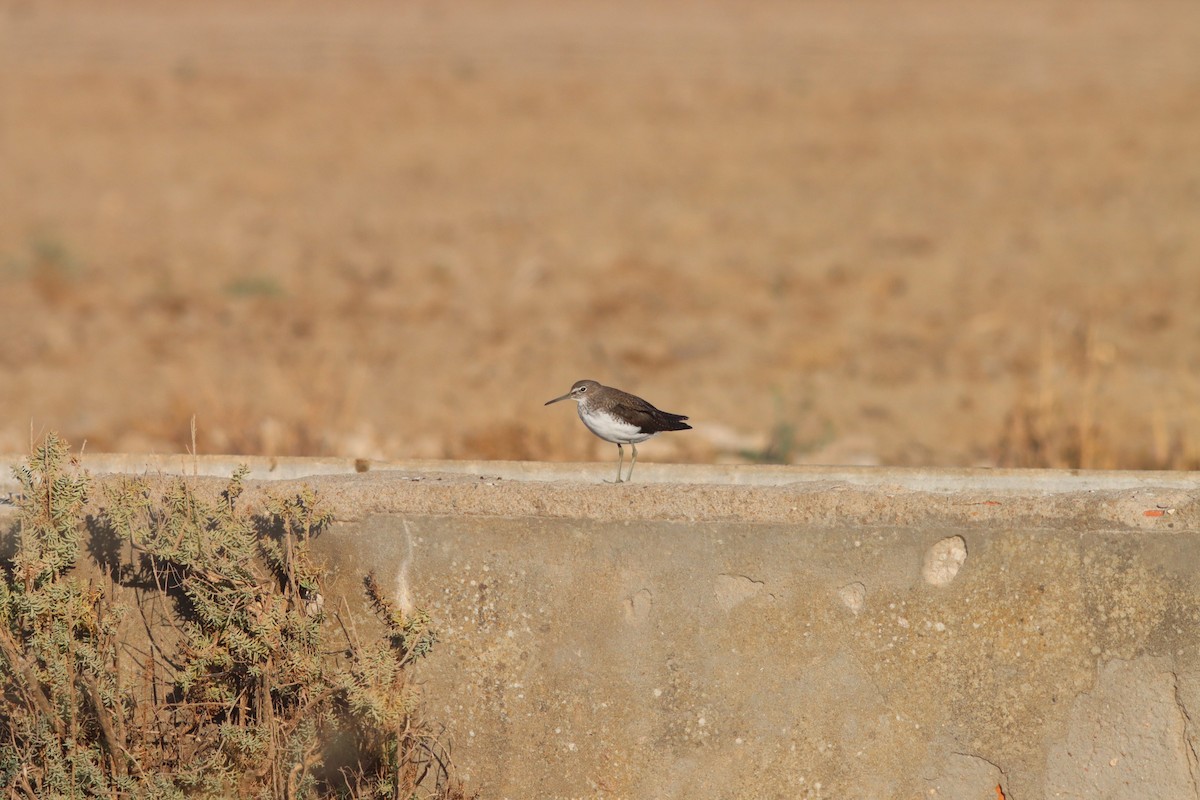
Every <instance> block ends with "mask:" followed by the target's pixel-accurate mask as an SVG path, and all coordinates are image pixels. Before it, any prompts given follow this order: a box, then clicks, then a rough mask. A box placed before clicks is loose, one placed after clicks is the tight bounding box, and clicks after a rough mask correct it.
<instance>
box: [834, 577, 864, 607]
mask: <svg viewBox="0 0 1200 800" xmlns="http://www.w3.org/2000/svg"><path fill="white" fill-rule="evenodd" d="M838 597H839V598H841V600H842V605H844V606H845V607H846V608H848V609H850V610H851V611H853V612H854V613H855V614H858V613H859V612H860V611H862V610H863V608H864V607H865V606H866V604H867V587H866V586H864V585H863V584H862V583H859V582H855V583H848V584H846V585H845V586H843V587H842V588H840V589H838Z"/></svg>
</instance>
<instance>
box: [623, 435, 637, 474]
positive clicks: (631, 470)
mask: <svg viewBox="0 0 1200 800" xmlns="http://www.w3.org/2000/svg"><path fill="white" fill-rule="evenodd" d="M629 446H630V447H632V448H633V460H632V461H630V462H629V475H627V476H626V477H625V480H627V481H633V468H634V466H635V465H636V464H637V445H636V444H634V443H633V442H630V443H629Z"/></svg>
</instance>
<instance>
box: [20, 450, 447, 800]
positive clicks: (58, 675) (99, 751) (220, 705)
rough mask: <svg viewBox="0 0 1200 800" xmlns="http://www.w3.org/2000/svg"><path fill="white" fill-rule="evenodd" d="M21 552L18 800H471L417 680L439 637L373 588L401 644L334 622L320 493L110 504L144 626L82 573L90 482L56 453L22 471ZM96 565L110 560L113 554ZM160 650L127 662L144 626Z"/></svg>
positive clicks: (239, 493) (238, 483)
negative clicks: (317, 543)
mask: <svg viewBox="0 0 1200 800" xmlns="http://www.w3.org/2000/svg"><path fill="white" fill-rule="evenodd" d="M15 472H16V475H17V478H18V480H19V481H20V483H21V498H20V500H19V504H20V519H19V525H18V529H17V531H16V534H17V542H16V549H15V553H14V555H13V557H12V558H11V559H10V560H9V561H8V562H7V563H5V564H4V573H3V580H0V686H2V689H0V690H2V691H3V693H4V696H5V699H6V701H7V704H8V712H9V713H8V714H7V715H4V716H0V788H4V789H7V790H8V793H9V796H12V797H21V796H24V797H31V798H32V797H93V796H94V797H101V796H103V797H138V798H182V797H185V796H187V797H195V796H202V797H284V798H319V797H346V798H367V797H372V798H405V800H409V799H410V798H417V797H426V798H461V797H463V796H464V795H463V793H462V788H461V786H459V785H457V784H456V783H455V782H454V781H453V780H452V779H451V764H450V760H449V758H448V756H447V754H446V751H445V750H444V748H443V747H442V746H441V745H440V743H439V742H438V740H437V738H436V737H435V736H433V735H432V734H430V732H429V730H428V726H427V725H425V724H424V723H423V722H422V721H421V720H420V718H419V715H418V713H417V709H416V704H415V703H414V701H413V698H412V693H411V692H410V691H408V690H407V686H406V682H407V669H408V668H409V667H410V666H411V665H412V664H413V662H414V661H415V660H417V659H419V658H421V657H423V656H425V655H426V654H428V653H429V652H430V649H431V648H432V647H433V645H434V643H435V642H436V636H435V634H434V632H433V629H432V627H431V625H430V620H429V618H428V616H427V615H425V614H424V613H422V612H415V613H413V614H409V615H406V614H404V613H402V612H401V611H400V610H399V609H397V608H395V607H394V605H393V604H392V603H391V601H390V600H388V599H387V598H386V597H385V596H384V595H383V594H382V592H381V591H380V590H379V586H378V584H377V582H376V581H375V578H374V576H373V575H368V576H367V577H366V579H365V587H366V593H367V598H368V600H369V603H370V605H371V607H372V608H373V609H374V610H375V612H376V613H377V614H378V615H379V617H380V619H381V621H382V624H383V627H384V635H383V636H382V637H376V638H367V639H363V638H360V637H359V636H358V634H357V626H356V625H355V622H354V620H353V619H352V618H350V616H349V614H348V613H347V614H345V615H343V614H342V613H330V612H329V611H327V610H326V608H325V605H326V603H325V598H324V594H323V591H324V589H323V581H322V576H323V572H322V570H321V568H320V565H319V564H317V563H316V561H315V560H314V558H313V557H312V554H311V551H310V542H311V540H312V538H313V537H314V536H315V535H317V533H318V532H319V531H320V529H321V528H322V527H324V526H325V525H327V524H328V523H329V521H330V515H329V513H328V512H327V511H326V510H325V509H324V508H323V505H322V503H321V500H320V498H319V497H318V496H317V495H316V494H315V493H314V492H312V491H311V490H308V489H305V490H303V491H301V492H300V493H298V494H296V495H294V496H290V497H270V498H269V499H268V500H267V502H266V511H265V513H260V514H257V515H256V514H251V513H250V512H249V511H248V510H247V509H246V508H245V507H244V505H245V504H244V503H243V495H244V492H245V489H246V483H245V481H246V475H247V470H246V469H245V468H241V469H239V470H237V471H236V472H235V473H234V475H233V477H232V478H231V479H230V481H229V482H228V483H227V484H226V486H225V487H224V489H223V490H222V491H221V492H220V493H219V494H218V495H216V496H206V495H204V494H203V493H202V492H200V491H199V490H198V489H197V488H196V487H195V486H194V485H192V484H191V483H189V482H188V481H187V480H185V479H182V478H180V479H176V480H173V481H170V482H168V483H167V484H166V487H165V488H164V489H162V490H160V491H156V490H155V488H154V485H152V484H151V483H150V482H148V481H146V480H143V479H125V480H121V481H119V482H117V483H115V484H110V485H108V486H106V491H105V493H104V497H105V501H106V503H105V505H104V507H103V509H102V511H101V513H100V515H99V518H98V519H97V520H95V521H94V522H95V523H96V524H95V525H94V526H93V538H105V537H107V540H108V543H109V547H108V550H109V551H111V550H112V549H113V548H112V547H111V545H112V542H113V541H121V542H124V543H126V544H127V545H128V547H129V548H130V549H131V550H132V552H133V553H134V554H135V556H134V563H131V564H123V565H120V566H113V565H112V564H110V565H109V566H110V568H111V570H110V574H111V575H112V576H113V578H114V579H115V581H116V584H115V585H116V587H117V588H121V589H125V590H127V591H126V594H128V593H129V592H133V593H134V594H136V595H138V597H139V601H138V603H137V611H138V613H137V614H129V610H130V609H129V608H126V606H124V605H123V604H122V603H120V602H118V600H117V594H118V593H119V592H117V590H116V588H109V589H102V588H98V587H97V586H96V584H95V582H85V581H82V580H81V579H79V578H76V577H74V576H73V574H72V570H73V568H74V566H75V564H76V561H77V560H78V557H79V553H80V549H81V537H82V535H83V531H84V529H85V526H84V517H83V513H84V508H85V503H86V502H87V498H88V492H89V480H88V477H87V475H86V474H84V473H83V472H82V471H81V470H80V469H79V468H78V465H77V464H76V463H75V462H73V461H72V460H71V458H70V454H69V450H68V448H67V445H66V443H65V442H63V441H62V440H61V439H59V438H58V437H57V436H56V435H54V434H51V435H50V436H48V437H46V440H45V442H43V444H42V445H41V447H39V448H38V449H37V450H36V451H35V452H34V453H33V455H32V456H31V458H30V459H29V460H28V462H27V463H25V464H23V465H22V466H20V467H18V468H17V469H16V471H15ZM91 544H92V549H93V552H96V551H97V550H103V549H104V548H103V547H98V546H97V545H96V542H95V541H93V542H92V543H91ZM135 616H136V617H137V618H138V619H139V622H140V624H141V625H142V626H143V627H144V628H145V630H146V631H147V632H148V636H149V644H148V646H147V647H145V648H130V647H122V646H119V643H121V642H122V641H123V634H124V633H128V631H126V630H125V629H124V628H123V627H122V621H123V620H124V619H125V618H126V617H135Z"/></svg>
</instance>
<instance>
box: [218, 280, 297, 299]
mask: <svg viewBox="0 0 1200 800" xmlns="http://www.w3.org/2000/svg"><path fill="white" fill-rule="evenodd" d="M225 291H226V292H227V293H228V294H230V295H233V296H234V297H268V298H275V297H283V295H284V291H283V286H282V285H281V284H280V283H279V281H278V280H276V279H275V278H272V277H270V276H269V275H247V276H245V277H242V278H238V279H237V280H234V281H230V282H229V283H227V284H226V285H225Z"/></svg>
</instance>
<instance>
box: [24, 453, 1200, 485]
mask: <svg viewBox="0 0 1200 800" xmlns="http://www.w3.org/2000/svg"><path fill="white" fill-rule="evenodd" d="M22 459H23V456H19V455H2V454H0V489H2V490H5V491H11V489H12V488H13V487H14V486H15V481H14V480H13V478H12V468H13V466H15V465H16V464H18V463H20V462H21V460H22ZM81 463H82V465H83V467H84V468H85V469H87V470H88V471H90V472H92V473H94V474H134V475H143V474H149V475H154V474H161V475H196V476H207V477H228V476H229V475H231V474H232V473H233V471H234V470H235V469H237V467H238V466H239V465H241V464H245V465H246V466H248V467H249V468H250V476H249V477H250V478H251V479H253V480H267V481H274V480H298V479H303V478H311V477H315V476H321V475H353V474H357V473H364V472H373V473H378V472H404V473H411V474H415V475H433V474H449V475H472V476H477V477H489V478H500V479H503V480H520V481H537V482H551V481H582V482H596V483H602V482H604V481H605V480H609V479H610V478H611V473H612V465H611V464H608V463H607V462H605V463H552V462H540V461H439V460H410V461H373V460H369V459H351V458H325V457H313V458H308V457H287V458H275V457H268V456H236V455H204V456H195V457H194V456H190V455H186V454H181V455H156V454H132V453H88V454H85V455H84V456H82V457H81ZM636 483H640V484H661V483H677V484H718V485H733V486H788V485H793V484H802V483H836V484H843V485H850V486H856V487H863V488H878V489H884V490H887V489H906V490H910V491H920V492H947V493H950V492H960V491H965V490H986V491H993V492H1018V493H1028V492H1037V493H1058V492H1080V491H1115V490H1121V489H1137V488H1159V489H1178V490H1200V472H1184V471H1180V472H1168V471H1100V470H1065V469H998V468H988V467H952V468H939V467H849V466H787V465H759V464H655V463H646V462H642V463H641V464H639V465H638V472H637V481H636Z"/></svg>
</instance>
